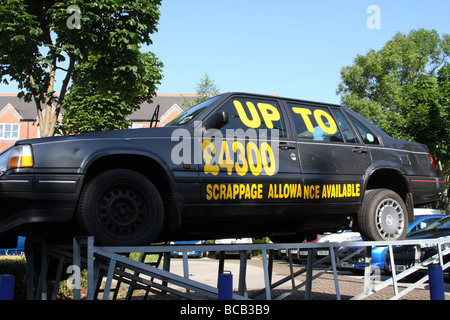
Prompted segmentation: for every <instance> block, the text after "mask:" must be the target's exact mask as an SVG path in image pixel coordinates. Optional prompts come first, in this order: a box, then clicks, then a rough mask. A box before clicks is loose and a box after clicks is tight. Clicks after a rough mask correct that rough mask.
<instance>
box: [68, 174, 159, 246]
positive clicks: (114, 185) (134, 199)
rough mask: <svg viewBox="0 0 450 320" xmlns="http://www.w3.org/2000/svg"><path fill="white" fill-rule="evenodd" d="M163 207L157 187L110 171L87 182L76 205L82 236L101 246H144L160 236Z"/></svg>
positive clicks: (142, 179)
mask: <svg viewBox="0 0 450 320" xmlns="http://www.w3.org/2000/svg"><path fill="white" fill-rule="evenodd" d="M163 219H164V207H163V202H162V199H161V196H160V194H159V192H158V190H157V189H156V187H155V186H154V185H153V184H152V183H151V181H150V180H148V179H147V178H146V177H144V176H143V175H141V174H140V173H138V172H135V171H132V170H127V169H113V170H109V171H105V172H103V173H100V174H99V175H97V176H96V177H94V178H93V179H92V180H91V181H89V182H88V184H87V185H86V187H85V188H84V190H83V192H82V195H81V199H80V203H79V205H78V212H77V220H78V224H79V226H80V228H81V230H82V232H83V233H84V234H87V235H93V236H94V237H95V242H96V244H101V245H126V246H132V245H147V244H150V243H151V242H152V241H153V240H155V239H156V237H157V236H158V235H159V233H160V231H161V229H162V226H163Z"/></svg>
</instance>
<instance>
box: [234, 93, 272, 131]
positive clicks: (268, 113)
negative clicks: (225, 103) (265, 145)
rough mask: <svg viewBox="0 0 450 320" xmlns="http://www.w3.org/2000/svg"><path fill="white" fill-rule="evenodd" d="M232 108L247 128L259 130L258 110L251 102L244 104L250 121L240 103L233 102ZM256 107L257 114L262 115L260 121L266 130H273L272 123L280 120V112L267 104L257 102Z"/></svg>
mask: <svg viewBox="0 0 450 320" xmlns="http://www.w3.org/2000/svg"><path fill="white" fill-rule="evenodd" d="M233 104H234V107H235V108H236V111H237V113H238V115H239V118H240V119H241V121H242V122H243V123H244V124H245V125H246V126H247V127H249V128H254V129H256V128H259V127H260V126H261V123H262V122H261V117H260V116H259V113H258V110H257V109H256V107H255V105H254V104H253V102H250V101H247V102H246V103H245V104H246V106H247V109H248V111H249V112H250V115H251V118H252V119H251V120H250V119H249V118H248V116H247V112H245V110H244V107H243V106H242V103H241V102H240V101H238V100H234V101H233ZM256 105H257V106H258V109H259V112H260V113H261V115H262V120H263V121H264V124H265V125H266V127H267V128H269V129H273V127H274V126H273V122H274V121H278V120H280V112H279V111H278V109H277V108H276V107H275V106H273V105H271V104H269V103H262V102H259V103H257V104H256Z"/></svg>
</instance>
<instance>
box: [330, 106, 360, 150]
mask: <svg viewBox="0 0 450 320" xmlns="http://www.w3.org/2000/svg"><path fill="white" fill-rule="evenodd" d="M331 112H333V115H334V117H335V118H336V121H337V123H338V125H339V127H340V128H341V131H342V134H343V135H344V139H345V142H347V143H359V140H358V138H357V136H356V134H355V131H353V128H352V126H351V125H350V123H349V122H348V120H347V118H346V117H345V116H344V114H343V113H342V111H341V110H338V109H331Z"/></svg>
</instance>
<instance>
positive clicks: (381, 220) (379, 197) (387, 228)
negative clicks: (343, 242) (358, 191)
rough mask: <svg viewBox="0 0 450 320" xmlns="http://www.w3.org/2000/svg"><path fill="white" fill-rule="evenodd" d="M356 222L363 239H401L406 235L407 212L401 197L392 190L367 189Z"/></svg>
mask: <svg viewBox="0 0 450 320" xmlns="http://www.w3.org/2000/svg"><path fill="white" fill-rule="evenodd" d="M358 222H359V227H360V231H361V237H362V238H363V239H364V240H372V241H380V240H401V239H404V238H405V236H406V231H407V228H408V213H407V210H406V206H405V203H404V202H403V200H402V198H401V197H400V196H399V195H398V194H397V193H395V192H394V191H392V190H388V189H374V190H368V191H366V193H365V194H364V200H363V204H362V206H361V209H360V211H359V213H358Z"/></svg>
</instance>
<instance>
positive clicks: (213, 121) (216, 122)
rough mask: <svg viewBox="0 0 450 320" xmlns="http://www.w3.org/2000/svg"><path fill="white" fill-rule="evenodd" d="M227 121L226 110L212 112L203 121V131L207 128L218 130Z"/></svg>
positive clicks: (207, 129)
mask: <svg viewBox="0 0 450 320" xmlns="http://www.w3.org/2000/svg"><path fill="white" fill-rule="evenodd" d="M227 123H228V113H227V112H226V111H221V112H217V113H215V114H213V115H212V116H210V117H209V118H208V119H206V121H205V125H204V126H203V127H204V129H205V131H209V130H214V131H215V130H219V129H221V128H222V127H224V126H225V125H226V124H227Z"/></svg>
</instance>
